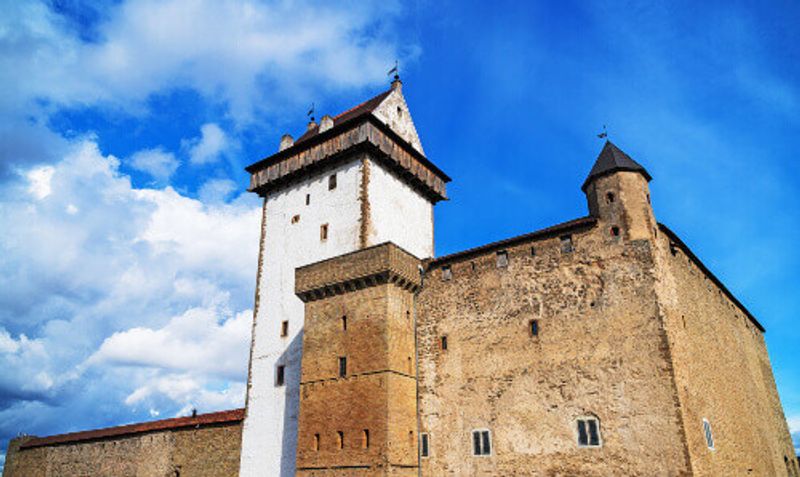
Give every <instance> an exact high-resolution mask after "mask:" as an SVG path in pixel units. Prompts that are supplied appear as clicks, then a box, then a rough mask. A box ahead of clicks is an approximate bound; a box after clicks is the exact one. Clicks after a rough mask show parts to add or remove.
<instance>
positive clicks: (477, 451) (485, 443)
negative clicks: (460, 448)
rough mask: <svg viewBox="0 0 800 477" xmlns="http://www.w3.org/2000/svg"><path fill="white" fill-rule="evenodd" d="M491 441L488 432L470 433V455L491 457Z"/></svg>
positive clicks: (475, 431)
mask: <svg viewBox="0 0 800 477" xmlns="http://www.w3.org/2000/svg"><path fill="white" fill-rule="evenodd" d="M491 441H492V439H491V436H490V435H489V431H488V430H485V429H478V430H474V431H472V455H491V454H492V442H491Z"/></svg>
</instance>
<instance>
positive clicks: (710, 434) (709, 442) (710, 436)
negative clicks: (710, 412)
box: [703, 417, 717, 451]
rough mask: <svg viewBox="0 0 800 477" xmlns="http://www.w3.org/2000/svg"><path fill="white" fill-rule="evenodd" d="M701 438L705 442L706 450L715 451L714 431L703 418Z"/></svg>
mask: <svg viewBox="0 0 800 477" xmlns="http://www.w3.org/2000/svg"><path fill="white" fill-rule="evenodd" d="M703 438H704V439H705V440H706V446H707V447H708V450H712V451H713V450H717V448H716V446H715V445H714V430H713V429H712V428H711V423H710V422H709V421H708V419H706V418H705V417H704V418H703Z"/></svg>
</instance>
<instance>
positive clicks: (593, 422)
mask: <svg viewBox="0 0 800 477" xmlns="http://www.w3.org/2000/svg"><path fill="white" fill-rule="evenodd" d="M577 422H578V446H579V447H600V421H599V420H598V419H597V418H596V417H582V418H579V419H578V421H577Z"/></svg>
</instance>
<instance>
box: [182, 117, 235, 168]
mask: <svg viewBox="0 0 800 477" xmlns="http://www.w3.org/2000/svg"><path fill="white" fill-rule="evenodd" d="M227 145H228V138H227V136H226V135H225V131H223V130H222V129H220V127H219V126H217V125H216V124H214V123H208V124H204V125H203V126H202V127H201V128H200V137H199V138H195V139H191V140H189V141H186V142H185V143H184V147H186V148H187V149H188V150H189V160H190V161H191V162H192V164H208V163H211V162H214V161H216V160H217V159H219V157H220V154H222V152H223V151H224V150H225V148H226V147H227Z"/></svg>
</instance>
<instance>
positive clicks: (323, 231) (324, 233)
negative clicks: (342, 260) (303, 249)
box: [319, 224, 328, 242]
mask: <svg viewBox="0 0 800 477" xmlns="http://www.w3.org/2000/svg"><path fill="white" fill-rule="evenodd" d="M319 239H320V240H321V241H322V242H324V241H326V240H328V224H322V225H320V226H319Z"/></svg>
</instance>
